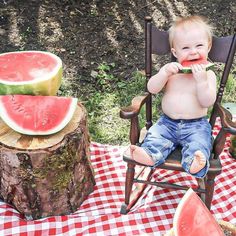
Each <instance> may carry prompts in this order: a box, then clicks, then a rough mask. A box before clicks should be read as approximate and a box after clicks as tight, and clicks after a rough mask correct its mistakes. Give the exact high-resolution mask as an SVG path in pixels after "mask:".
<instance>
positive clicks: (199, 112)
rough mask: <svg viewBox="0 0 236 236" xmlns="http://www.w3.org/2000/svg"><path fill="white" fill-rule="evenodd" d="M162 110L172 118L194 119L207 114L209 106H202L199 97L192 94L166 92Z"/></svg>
mask: <svg viewBox="0 0 236 236" xmlns="http://www.w3.org/2000/svg"><path fill="white" fill-rule="evenodd" d="M162 111H163V112H164V113H165V114H166V115H167V116H169V117H171V118H172V119H194V118H199V117H203V116H206V115H207V108H203V107H201V106H200V104H199V103H198V101H197V98H196V97H195V96H192V95H191V94H178V95H175V96H173V95H169V94H165V95H164V97H163V98H162Z"/></svg>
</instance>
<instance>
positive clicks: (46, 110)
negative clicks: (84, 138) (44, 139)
mask: <svg viewBox="0 0 236 236" xmlns="http://www.w3.org/2000/svg"><path fill="white" fill-rule="evenodd" d="M76 107H77V98H68V97H57V96H30V95H5V96H0V116H1V118H2V120H3V121H4V122H5V123H6V124H7V125H8V126H9V127H10V128H12V129H13V130H15V131H17V132H19V133H22V134H27V135H49V134H53V133H56V132H58V131H60V130H62V129H63V128H64V127H65V126H66V125H67V124H68V123H69V121H70V120H71V119H72V117H73V114H74V112H75V109H76Z"/></svg>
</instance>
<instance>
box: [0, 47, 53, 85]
mask: <svg viewBox="0 0 236 236" xmlns="http://www.w3.org/2000/svg"><path fill="white" fill-rule="evenodd" d="M0 64H1V65H2V66H1V67H0V74H1V80H6V81H17V82H20V81H30V80H32V77H33V78H34V77H35V78H36V77H40V76H42V75H43V74H44V73H50V72H51V71H52V70H53V69H54V68H55V67H56V66H57V63H56V61H55V60H54V59H53V58H52V57H42V53H35V52H33V51H32V52H30V51H29V52H27V53H14V54H10V53H8V54H5V55H4V56H2V57H0ZM26 66H27V68H29V69H26Z"/></svg>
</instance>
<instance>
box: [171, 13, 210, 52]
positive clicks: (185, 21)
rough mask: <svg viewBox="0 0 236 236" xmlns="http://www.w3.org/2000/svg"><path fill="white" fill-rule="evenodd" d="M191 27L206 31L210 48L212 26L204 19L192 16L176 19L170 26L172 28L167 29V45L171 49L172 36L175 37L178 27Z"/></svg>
mask: <svg viewBox="0 0 236 236" xmlns="http://www.w3.org/2000/svg"><path fill="white" fill-rule="evenodd" d="M191 25H192V26H193V27H196V25H198V26H200V27H202V28H203V29H204V30H205V31H206V33H207V37H208V42H209V46H211V44H212V35H213V28H212V26H211V25H210V24H209V23H208V21H207V19H206V18H204V17H202V16H198V15H193V16H187V17H178V18H177V19H176V20H175V21H174V23H173V24H172V26H171V27H170V29H169V43H170V47H171V48H173V41H174V35H175V32H176V30H177V29H179V28H180V27H185V26H188V27H189V26H191Z"/></svg>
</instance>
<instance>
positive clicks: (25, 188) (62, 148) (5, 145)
mask: <svg viewBox="0 0 236 236" xmlns="http://www.w3.org/2000/svg"><path fill="white" fill-rule="evenodd" d="M86 118H87V115H86V110H85V108H84V107H83V106H82V105H81V104H78V107H77V109H76V111H75V114H74V116H73V118H72V120H71V121H70V123H69V124H68V125H67V126H66V127H65V128H64V129H63V130H61V131H60V132H58V133H56V134H54V135H48V136H27V135H22V134H19V133H17V132H15V131H13V130H12V129H11V128H9V127H8V126H6V125H5V123H4V122H3V121H2V120H1V119H0V196H1V198H2V199H3V200H4V201H5V202H7V203H9V204H12V205H13V206H14V207H15V208H16V209H17V210H18V211H19V212H20V213H23V214H24V215H25V217H26V218H27V219H39V218H42V217H47V216H52V215H65V214H69V213H73V212H74V211H76V210H77V208H78V207H79V206H80V205H81V203H82V202H83V201H84V200H85V198H86V197H87V196H88V195H89V193H91V192H92V191H93V187H94V185H95V180H94V173H93V170H92V167H91V163H90V155H89V144H90V143H89V134H88V128H87V120H86Z"/></svg>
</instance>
